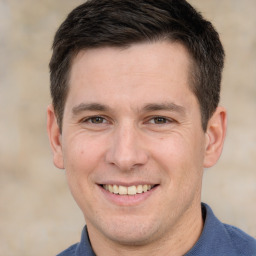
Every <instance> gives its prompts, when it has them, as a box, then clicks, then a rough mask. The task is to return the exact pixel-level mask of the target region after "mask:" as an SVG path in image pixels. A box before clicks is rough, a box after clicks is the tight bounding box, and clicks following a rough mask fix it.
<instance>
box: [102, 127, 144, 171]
mask: <svg viewBox="0 0 256 256" xmlns="http://www.w3.org/2000/svg"><path fill="white" fill-rule="evenodd" d="M113 133H114V134H113V136H112V138H111V143H110V147H109V149H108V152H107V153H106V161H107V162H108V163H110V164H113V165H115V166H117V167H118V168H119V169H120V170H122V171H129V170H132V169H134V168H136V167H139V166H143V165H145V164H146V162H147V161H148V154H147V152H146V149H145V147H143V144H144V143H143V138H142V136H141V135H140V131H138V130H137V129H136V128H135V127H134V126H133V125H129V124H126V125H122V126H121V125H120V126H119V127H117V128H116V129H115V131H114V132H113Z"/></svg>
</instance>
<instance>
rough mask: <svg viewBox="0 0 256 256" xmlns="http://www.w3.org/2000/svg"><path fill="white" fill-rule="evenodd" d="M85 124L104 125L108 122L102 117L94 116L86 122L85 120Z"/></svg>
mask: <svg viewBox="0 0 256 256" xmlns="http://www.w3.org/2000/svg"><path fill="white" fill-rule="evenodd" d="M83 122H84V123H91V124H104V123H106V122H107V120H106V119H105V118H104V117H101V116H92V117H89V118H87V119H85V120H83Z"/></svg>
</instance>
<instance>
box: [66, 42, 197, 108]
mask: <svg viewBox="0 0 256 256" xmlns="http://www.w3.org/2000/svg"><path fill="white" fill-rule="evenodd" d="M190 67H191V58H190V56H189V54H188V52H187V50H186V48H185V47H184V46H183V45H181V44H179V43H170V42H165V41H163V42H156V43H141V44H134V45H131V46H129V47H127V48H114V47H104V48H97V49H89V50H83V51H80V52H79V53H78V55H77V56H76V57H75V58H74V60H73V63H72V68H71V73H70V80H69V85H70V90H69V95H68V98H71V99H73V100H78V101H81V102H83V101H85V102H86V101H87V102H88V101H91V100H93V101H103V100H106V98H109V99H111V100H112V101H113V102H112V103H114V102H117V101H119V102H120V99H121V98H122V99H123V100H124V99H126V100H127V99H129V100H130V103H131V104H132V103H139V102H140V101H141V102H145V100H148V101H150V102H148V103H152V100H155V101H159V100H160V98H161V101H167V98H169V96H172V98H173V99H178V98H179V97H181V96H183V97H184V96H186V95H187V94H191V93H192V92H191V91H190V86H189V84H190V83H191V81H190V70H191V68H190ZM85 92H86V93H85ZM165 98H166V99H165Z"/></svg>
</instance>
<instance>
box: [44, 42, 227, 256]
mask: <svg viewBox="0 0 256 256" xmlns="http://www.w3.org/2000/svg"><path fill="white" fill-rule="evenodd" d="M152 53H154V54H152ZM191 65H192V61H191V60H190V56H189V54H188V53H187V51H186V49H185V48H184V47H183V46H182V45H181V44H178V43H170V42H156V43H143V44H134V45H131V46H130V47H128V48H125V49H120V48H111V47H106V48H98V49H89V50H85V51H81V52H80V53H79V54H78V55H77V56H76V57H75V59H74V61H73V65H72V69H71V76H70V81H69V84H70V90H69V94H68V97H67V101H66V104H65V110H64V116H63V127H62V134H60V130H59V127H58V124H57V122H56V117H55V114H54V110H53V107H52V106H49V107H48V134H49V138H50V141H51V146H52V150H53V159H54V164H55V165H56V166H57V167H58V168H63V169H64V168H65V170H66V175H67V180H68V184H69V187H70V190H71V192H72V194H73V197H74V198H75V200H76V202H77V204H78V205H79V207H80V208H81V210H82V212H83V214H84V217H85V220H86V224H87V228H88V232H89V237H90V241H91V244H92V247H93V249H94V251H95V253H96V254H97V255H98V256H101V255H128V254H129V255H130V253H132V255H149V254H151V255H183V254H185V253H186V252H188V251H189V250H190V249H191V248H192V247H193V245H194V244H195V243H196V241H197V240H198V238H199V236H200V234H201V232H202V228H203V220H202V214H201V205H200V202H201V183H202V177H203V170H204V168H205V167H210V166H212V165H214V164H215V163H216V161H217V160H218V158H219V156H220V154H221V150H222V147H223V141H224V137H225V131H226V111H225V109H223V108H221V107H218V108H217V109H216V112H215V113H214V114H213V116H212V117H211V119H210V120H209V123H208V127H207V131H206V132H204V131H203V130H202V125H201V114H200V109H199V104H198V101H197V99H196V97H195V95H194V94H193V93H192V91H191V90H190V84H189V83H190V75H189V74H190V72H191ZM102 184H118V185H124V186H131V185H138V184H151V185H156V187H155V188H154V189H152V190H150V191H149V192H146V193H143V194H139V195H136V196H121V195H113V194H111V193H110V192H108V191H106V190H104V189H103V188H102V187H101V186H100V185H102Z"/></svg>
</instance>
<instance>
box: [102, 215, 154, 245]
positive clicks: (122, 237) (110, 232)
mask: <svg viewBox="0 0 256 256" xmlns="http://www.w3.org/2000/svg"><path fill="white" fill-rule="evenodd" d="M105 224H107V223H106V222H105ZM102 228H103V229H104V230H102V231H103V232H104V233H105V236H106V237H108V238H109V239H110V240H112V241H113V242H115V243H118V244H122V245H130V246H132V245H133V246H141V245H145V244H147V243H149V242H150V241H151V240H153V239H154V237H156V236H157V233H159V227H158V225H157V223H156V222H150V221H149V222H147V221H145V218H139V219H136V220H134V219H133V218H130V219H128V220H127V219H122V220H119V221H118V220H116V219H115V221H114V222H113V220H112V223H108V224H107V225H104V227H102Z"/></svg>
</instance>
